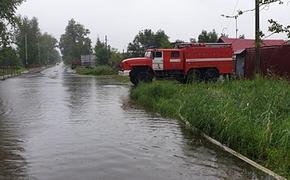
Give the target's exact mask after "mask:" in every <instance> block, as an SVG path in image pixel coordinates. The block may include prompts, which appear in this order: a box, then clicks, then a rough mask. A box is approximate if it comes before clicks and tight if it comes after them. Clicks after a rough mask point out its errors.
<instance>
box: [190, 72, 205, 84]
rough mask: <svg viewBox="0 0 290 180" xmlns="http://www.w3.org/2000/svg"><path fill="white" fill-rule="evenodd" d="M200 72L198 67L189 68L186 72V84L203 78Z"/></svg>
mask: <svg viewBox="0 0 290 180" xmlns="http://www.w3.org/2000/svg"><path fill="white" fill-rule="evenodd" d="M202 77H203V75H202V72H201V70H199V69H191V70H189V72H188V73H187V76H186V83H187V84H191V83H193V82H199V81H201V80H202V79H203V78H202Z"/></svg>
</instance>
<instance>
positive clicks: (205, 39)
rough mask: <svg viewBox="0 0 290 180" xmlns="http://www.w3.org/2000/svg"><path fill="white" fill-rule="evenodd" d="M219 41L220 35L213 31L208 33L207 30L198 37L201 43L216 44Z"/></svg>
mask: <svg viewBox="0 0 290 180" xmlns="http://www.w3.org/2000/svg"><path fill="white" fill-rule="evenodd" d="M217 40H218V35H217V33H216V32H215V30H213V31H212V32H207V31H206V30H202V32H201V34H200V35H199V36H198V42H199V43H215V42H217Z"/></svg>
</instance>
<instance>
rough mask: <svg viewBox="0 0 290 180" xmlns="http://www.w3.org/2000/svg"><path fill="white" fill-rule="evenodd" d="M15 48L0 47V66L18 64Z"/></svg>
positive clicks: (19, 63)
mask: <svg viewBox="0 0 290 180" xmlns="http://www.w3.org/2000/svg"><path fill="white" fill-rule="evenodd" d="M20 65H21V61H20V59H19V58H18V56H17V53H16V50H15V49H13V48H11V47H6V48H2V49H0V66H20Z"/></svg>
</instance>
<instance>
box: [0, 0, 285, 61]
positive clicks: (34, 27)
mask: <svg viewBox="0 0 290 180" xmlns="http://www.w3.org/2000/svg"><path fill="white" fill-rule="evenodd" d="M23 1H24V0H1V2H0V66H1V65H15V66H34V65H43V64H54V63H56V62H59V61H60V60H61V58H62V59H63V61H64V63H65V64H71V63H72V61H74V60H80V58H81V55H89V54H94V55H95V56H96V58H97V64H98V65H111V66H117V65H118V64H119V61H120V60H122V59H124V58H128V57H138V56H142V55H143V53H144V51H145V50H146V49H147V48H150V47H156V48H170V47H173V46H174V43H181V42H183V41H182V40H176V41H175V42H174V43H171V42H170V41H169V36H168V35H167V34H166V33H165V31H164V30H158V31H157V32H153V31H152V30H151V29H144V30H141V31H139V32H138V33H137V35H136V36H135V37H134V39H133V40H132V42H130V43H129V44H128V47H127V51H126V52H125V51H124V52H119V51H118V50H117V49H115V48H113V47H111V46H110V45H109V44H108V43H107V42H106V41H102V40H100V39H99V38H98V39H97V41H96V44H95V45H94V47H93V46H92V40H91V39H90V38H89V34H90V31H89V29H87V28H85V27H84V25H82V24H80V23H78V22H76V21H75V20H74V19H71V20H69V22H68V25H67V26H66V28H65V33H64V34H63V35H61V38H60V40H59V42H58V40H57V39H56V38H55V37H53V36H52V35H50V34H48V33H42V32H41V31H40V28H39V24H38V20H37V18H35V17H34V18H32V19H29V18H27V17H21V16H16V15H15V11H16V8H17V6H19V5H20V4H21V3H22V2H23ZM276 1H278V0H269V1H266V0H265V1H261V4H263V3H264V4H270V3H272V2H276ZM269 22H270V23H272V26H271V27H269V31H271V32H273V33H280V32H286V33H288V36H289V37H290V35H289V28H290V26H286V27H284V26H282V25H280V24H279V23H278V22H276V21H274V20H269ZM221 36H227V35H226V34H221ZM218 37H219V35H218V34H217V33H216V31H215V30H212V31H209V32H208V31H206V30H202V32H201V33H200V34H199V35H198V37H197V39H195V38H190V40H189V41H190V42H200V43H210V42H216V41H217V40H218ZM240 38H245V36H244V35H242V36H240ZM58 48H59V50H60V52H61V54H62V57H61V56H60V53H59V51H58Z"/></svg>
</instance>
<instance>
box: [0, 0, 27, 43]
mask: <svg viewBox="0 0 290 180" xmlns="http://www.w3.org/2000/svg"><path fill="white" fill-rule="evenodd" d="M23 1H24V0H1V1H0V47H6V46H8V45H9V44H10V43H11V36H12V33H11V32H10V31H9V25H12V26H14V25H15V22H16V18H15V11H16V9H17V6H19V5H20V4H21V3H22V2H23Z"/></svg>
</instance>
